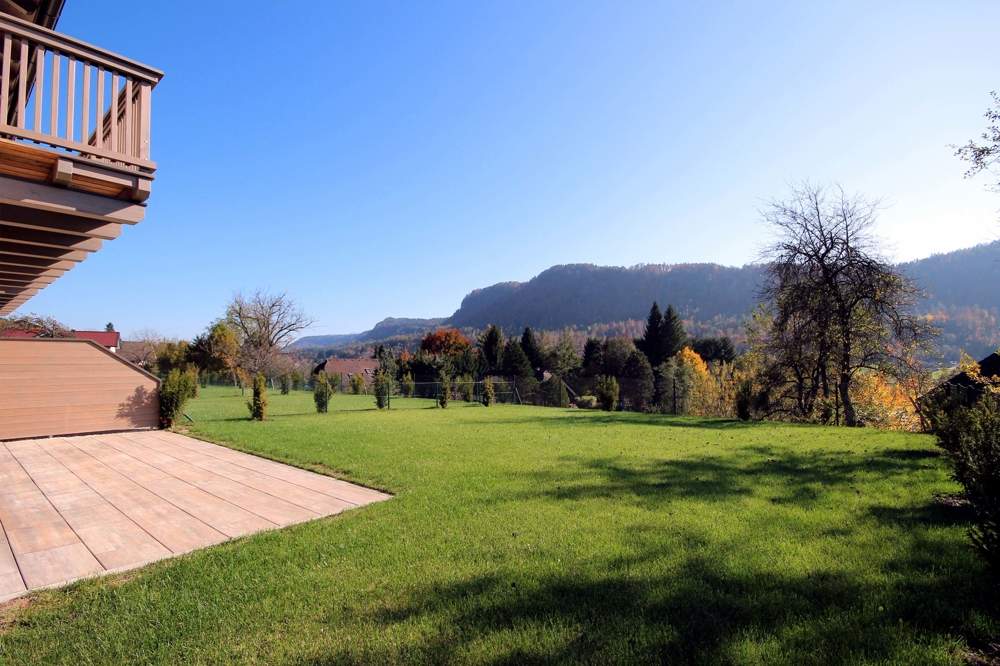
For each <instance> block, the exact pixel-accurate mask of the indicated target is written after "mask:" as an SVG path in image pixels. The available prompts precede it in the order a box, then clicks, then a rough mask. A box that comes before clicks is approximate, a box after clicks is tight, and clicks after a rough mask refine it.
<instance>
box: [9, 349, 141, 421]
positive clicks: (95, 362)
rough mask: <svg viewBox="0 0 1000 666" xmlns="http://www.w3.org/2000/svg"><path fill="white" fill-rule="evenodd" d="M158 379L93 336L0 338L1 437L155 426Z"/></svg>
mask: <svg viewBox="0 0 1000 666" xmlns="http://www.w3.org/2000/svg"><path fill="white" fill-rule="evenodd" d="M159 385H160V381H159V379H157V378H156V377H155V376H154V375H152V374H150V373H148V372H146V371H145V370H142V369H140V368H138V367H137V366H134V365H132V364H131V363H129V362H128V361H125V360H124V359H122V358H119V357H118V356H116V355H115V354H112V353H111V352H110V351H108V350H107V349H105V348H104V347H102V346H100V345H99V344H97V343H95V342H92V341H90V340H62V339H58V340H53V339H28V340H18V339H11V340H4V339H0V440H4V439H18V438H24V437H47V436H50V435H72V434H81V433H88V432H105V431H110V430H136V429H146V428H155V427H157V425H158V421H159Z"/></svg>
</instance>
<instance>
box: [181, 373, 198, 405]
mask: <svg viewBox="0 0 1000 666" xmlns="http://www.w3.org/2000/svg"><path fill="white" fill-rule="evenodd" d="M184 374H185V375H187V386H188V389H189V390H188V398H197V397H198V368H197V367H196V366H194V365H189V366H188V367H187V369H186V370H185V371H184Z"/></svg>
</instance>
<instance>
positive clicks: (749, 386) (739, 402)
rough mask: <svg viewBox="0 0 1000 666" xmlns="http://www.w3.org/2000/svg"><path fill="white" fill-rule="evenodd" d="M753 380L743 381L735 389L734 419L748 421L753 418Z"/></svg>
mask: <svg viewBox="0 0 1000 666" xmlns="http://www.w3.org/2000/svg"><path fill="white" fill-rule="evenodd" d="M753 402H754V393H753V380H752V379H749V378H747V379H743V380H742V381H741V382H740V383H739V384H738V385H737V387H736V418H738V419H739V420H740V421H749V420H750V418H751V417H752V416H753V411H752V407H753Z"/></svg>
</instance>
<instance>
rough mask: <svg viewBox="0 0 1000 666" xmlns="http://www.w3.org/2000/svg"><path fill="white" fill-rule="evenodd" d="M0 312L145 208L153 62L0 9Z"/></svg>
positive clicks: (151, 169)
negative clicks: (46, 26) (74, 36)
mask: <svg viewBox="0 0 1000 666" xmlns="http://www.w3.org/2000/svg"><path fill="white" fill-rule="evenodd" d="M0 58H2V60H0V315H5V314H9V313H10V312H12V311H13V310H14V309H15V308H17V307H18V306H19V305H21V304H23V303H24V302H25V301H26V300H27V299H28V298H30V297H31V296H32V295H34V294H35V293H37V292H38V290H39V289H41V288H43V287H44V286H45V285H47V284H50V283H51V282H52V281H53V280H54V279H55V278H57V277H59V275H61V274H62V273H63V272H65V271H66V270H68V269H69V268H70V267H71V266H72V265H74V263H75V262H78V261H80V260H82V259H83V258H84V257H85V256H87V255H88V254H89V253H91V252H95V251H96V250H97V249H99V248H100V246H101V243H102V241H104V240H110V239H113V238H116V237H117V236H118V235H119V234H120V233H121V225H122V224H135V223H137V222H139V221H140V220H141V219H142V217H143V214H144V212H145V204H144V202H145V201H146V199H147V198H148V196H149V194H150V191H151V185H152V180H153V175H154V173H155V171H156V164H155V162H153V161H152V159H151V157H150V124H151V118H152V115H151V110H152V107H151V104H152V91H153V89H154V88H155V87H156V84H157V83H159V81H160V79H161V78H162V77H163V73H162V72H160V71H158V70H156V69H153V68H152V67H149V66H147V65H144V64H142V63H139V62H136V61H134V60H130V59H128V58H125V57H123V56H120V55H117V54H115V53H112V52H110V51H106V50H104V49H101V48H98V47H96V46H93V45H90V44H87V43H86V42H82V41H80V40H77V39H74V38H72V37H68V36H66V35H63V34H60V33H58V32H55V31H53V30H49V29H47V28H44V27H41V26H39V25H36V24H34V23H31V22H29V21H24V20H21V19H19V18H16V17H14V16H12V15H9V14H3V13H0Z"/></svg>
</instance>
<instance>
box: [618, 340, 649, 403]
mask: <svg viewBox="0 0 1000 666" xmlns="http://www.w3.org/2000/svg"><path fill="white" fill-rule="evenodd" d="M624 376H625V379H624V381H623V383H622V393H623V394H624V396H625V397H627V398H628V401H629V404H630V405H631V407H630V408H631V409H632V410H634V411H637V412H644V411H646V410H648V409H649V408H650V407H652V405H653V393H654V384H653V368H652V366H650V365H649V360H648V359H647V358H646V355H645V354H643V353H642V352H640V351H638V350H636V351H634V352H632V354H631V355H630V356H629V357H628V361H626V362H625V371H624Z"/></svg>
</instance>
